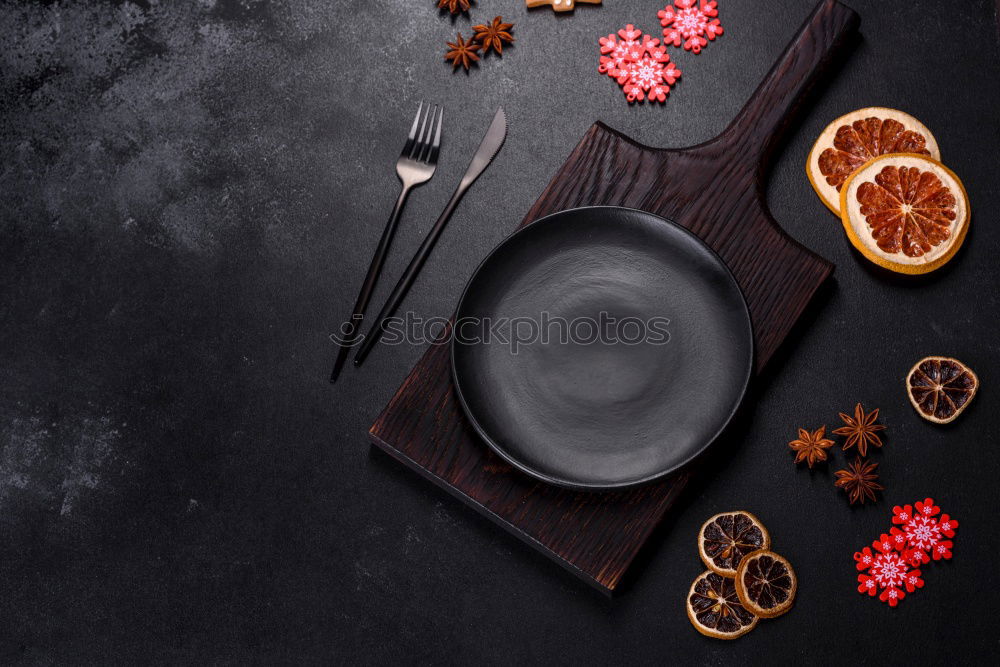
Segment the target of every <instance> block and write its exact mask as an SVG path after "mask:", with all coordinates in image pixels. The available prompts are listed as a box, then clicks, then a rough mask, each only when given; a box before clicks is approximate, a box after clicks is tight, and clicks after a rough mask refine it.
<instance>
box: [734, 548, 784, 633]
mask: <svg viewBox="0 0 1000 667" xmlns="http://www.w3.org/2000/svg"><path fill="white" fill-rule="evenodd" d="M797 589H798V580H797V579H796V578H795V570H793V569H792V564H791V563H789V562H788V560H786V559H785V557H784V556H779V555H778V554H776V553H774V552H773V551H755V552H754V553H752V554H750V555H748V556H746V557H744V558H743V560H742V561H740V566H739V568H738V569H737V570H736V595H737V596H738V597H739V599H740V602H741V603H742V604H743V606H744V607H745V608H746V609H747V610H748V611H750V612H751V613H753V614H755V615H757V616H760V617H761V618H774V617H775V616H781V615H782V614H784V613H785V612H786V611H788V610H789V609H791V608H792V602H794V601H795V591H796V590H797Z"/></svg>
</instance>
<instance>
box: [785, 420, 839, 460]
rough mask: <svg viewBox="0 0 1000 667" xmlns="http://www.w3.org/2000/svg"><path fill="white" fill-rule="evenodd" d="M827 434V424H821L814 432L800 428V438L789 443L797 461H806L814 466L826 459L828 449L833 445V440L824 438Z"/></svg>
mask: <svg viewBox="0 0 1000 667" xmlns="http://www.w3.org/2000/svg"><path fill="white" fill-rule="evenodd" d="M825 434H826V426H820V427H819V428H818V429H816V430H815V431H813V432H812V433H810V432H809V431H807V430H805V429H804V428H800V429H799V438H798V440H792V441H791V442H790V443H788V446H789V447H791V448H792V451H794V452H795V462H796V463H801V462H802V461H805V462H806V463H808V464H809V467H810V468H812V467H813V464H814V463H818V462H819V461H826V450H828V449H830V448H831V447H833V440H828V439H827V438H824V437H823V436H824V435H825Z"/></svg>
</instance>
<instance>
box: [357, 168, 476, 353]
mask: <svg viewBox="0 0 1000 667" xmlns="http://www.w3.org/2000/svg"><path fill="white" fill-rule="evenodd" d="M470 185H472V183H471V182H469V183H466V182H465V181H464V180H463V181H462V183H461V184H460V185H459V186H458V189H457V190H455V193H454V194H453V195H452V196H451V200H449V202H448V205H447V206H445V207H444V211H442V212H441V216H440V217H439V218H438V219H437V222H435V223H434V226H433V227H432V228H431V230H430V231H429V232H427V236H425V237H424V240H423V243H421V244H420V248H419V249H418V250H417V253H416V255H414V256H413V259H412V260H410V264H409V266H407V267H406V271H404V272H403V275H402V276H401V277H400V279H399V282H397V283H396V286H395V287H394V288H393V290H392V294H390V295H389V298H388V299H387V300H386V302H385V305H384V306H382V310H381V312H379V314H378V316H377V317H376V318H375V323H374V324H373V325H372V327H371V329H369V331H368V335H366V336H365V339H364V341H362V343H361V347H360V348H359V349H358V353H357V354H356V355H354V365H355V366H360V365H361V364H362V363H363V362H364V360H365V357H367V356H368V353H369V352H371V351H372V348H373V347H375V344H376V343H378V342H379V340H380V339H381V338H382V334H383V333H385V327H386V324H387V323H388V320H389V318H390V317H392V316H393V314H394V313H395V312H396V309H397V308H399V305H400V304H401V303H402V302H403V299H404V298H406V293H407V292H409V291H410V287H412V286H413V283H414V281H415V280H416V279H417V274H418V273H420V269H421V268H422V267H423V265H424V262H426V261H427V258H428V257H430V254H431V250H433V249H434V244H435V243H437V240H438V237H439V236H441V232H442V231H444V226H445V225H446V224H448V219H449V218H451V214H452V213H454V212H455V207H456V206H458V202H459V201H461V199H462V196H463V195H464V194H465V191H466V190H468V189H469V186H470Z"/></svg>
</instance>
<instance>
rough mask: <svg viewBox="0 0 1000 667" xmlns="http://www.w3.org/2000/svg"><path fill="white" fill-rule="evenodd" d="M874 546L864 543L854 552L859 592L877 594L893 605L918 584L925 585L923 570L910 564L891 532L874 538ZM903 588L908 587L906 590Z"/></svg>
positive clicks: (916, 587) (920, 586)
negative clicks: (873, 551)
mask: <svg viewBox="0 0 1000 667" xmlns="http://www.w3.org/2000/svg"><path fill="white" fill-rule="evenodd" d="M872 547H873V548H874V549H875V553H872V551H871V549H869V548H868V547H865V548H864V549H862V550H861V551H859V552H857V553H855V554H854V560H855V562H856V563H857V569H858V570H859V571H861V572H862V574H859V575H858V592H859V593H867V594H868V595H871V596H874V595H875V594H876V593H877V592H878V591H881V593H879V596H878V599H879V600H881V601H882V602H885V603H886V604H888V605H889V606H890V607H895V606H896V605H897V604H899V601H900V600H902V599H903V598H905V597H906V594H907V593H912V592H913V591H915V590H916V589H918V588H923V586H924V580H923V579H922V578H921V576H920V575H921V573H920V570H918V569H915V568H911V567H910V563H909V562H907V560H906V558H905V557H904V556H903V554H901V553H900V552H898V551H897V550H896V543H895V541H894V540H893V539H892V537H890V536H889V535H886V534H883V535H882V536H881V537H879V539H877V540H875V541H874V542H872ZM903 589H906V590H905V591H904V590H903Z"/></svg>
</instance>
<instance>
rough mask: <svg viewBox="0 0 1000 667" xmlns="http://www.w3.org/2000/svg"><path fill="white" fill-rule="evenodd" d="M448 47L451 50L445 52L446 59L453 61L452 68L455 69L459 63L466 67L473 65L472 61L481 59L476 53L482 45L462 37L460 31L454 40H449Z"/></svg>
mask: <svg viewBox="0 0 1000 667" xmlns="http://www.w3.org/2000/svg"><path fill="white" fill-rule="evenodd" d="M448 48H449V49H450V50H449V51H448V52H447V53H446V54H444V59H445V60H449V61H451V68H452V70H454V69H456V68H457V67H458V66H459V65H461V66H462V67H464V68H465V69H469V68H470V67H472V63H474V62H476V61H477V60H479V56H477V55H476V53H477V52H478V51H479V49H481V48H482V47H481V46H480V45H479V44H478V43H477V42H476V41H475V40H472V39H470V40H469V41H465V40H464V39H462V33H458V36H457V37H456V38H455V41H454V42H448Z"/></svg>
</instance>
